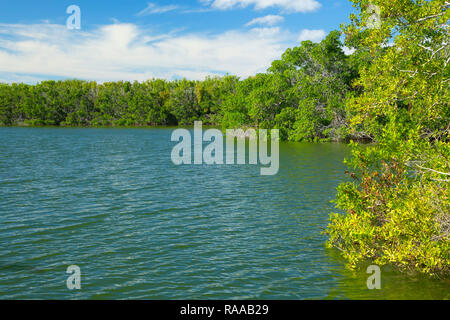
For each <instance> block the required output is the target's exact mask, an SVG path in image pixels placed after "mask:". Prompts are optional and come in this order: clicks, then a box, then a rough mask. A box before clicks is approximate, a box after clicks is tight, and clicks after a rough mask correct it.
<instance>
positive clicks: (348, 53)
mask: <svg viewBox="0 0 450 320" xmlns="http://www.w3.org/2000/svg"><path fill="white" fill-rule="evenodd" d="M342 50H343V51H344V53H345V54H346V55H348V56H349V55H351V54H353V53H354V52H355V51H356V50H355V48H349V47H345V46H344V47H343V48H342Z"/></svg>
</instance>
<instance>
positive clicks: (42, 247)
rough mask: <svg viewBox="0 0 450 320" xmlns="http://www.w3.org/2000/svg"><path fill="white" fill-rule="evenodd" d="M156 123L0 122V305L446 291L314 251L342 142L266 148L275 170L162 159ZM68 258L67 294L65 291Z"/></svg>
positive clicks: (166, 154) (435, 295) (166, 132)
mask: <svg viewBox="0 0 450 320" xmlns="http://www.w3.org/2000/svg"><path fill="white" fill-rule="evenodd" d="M171 132H172V130H170V129H56V128H41V129H40V128H0V235H1V236H0V299H21V298H27V299H125V298H133V299H183V298H185V299H330V298H331V299H336V298H337V299H343V298H357V299H360V298H379V299H384V298H398V299H404V298H425V299H442V298H448V297H449V294H448V293H449V284H448V282H446V281H443V280H441V281H439V280H431V279H427V278H423V277H417V276H412V275H409V276H408V275H402V274H399V273H397V272H395V271H392V270H390V269H389V268H382V275H381V279H382V289H381V290H368V289H367V286H366V280H367V277H368V275H367V274H366V273H365V269H364V268H361V269H360V270H357V271H354V272H353V271H349V270H346V269H345V267H344V262H343V261H342V259H341V258H340V257H339V255H338V253H337V252H335V251H334V250H327V249H325V248H324V241H325V236H324V235H322V234H321V231H322V228H324V227H325V226H326V225H327V219H328V215H329V213H330V212H331V211H333V210H334V209H333V205H332V204H331V203H329V201H330V200H332V199H333V197H334V195H335V188H336V186H337V185H338V184H339V182H341V181H343V179H345V177H344V171H345V166H344V165H343V164H342V161H343V159H344V157H346V156H348V155H349V150H348V147H347V146H346V145H342V144H302V143H281V144H280V171H279V173H278V175H276V176H261V175H260V171H259V169H260V167H259V166H250V165H244V166H242V165H231V166H230V165H225V166H206V165H205V166H174V165H173V164H172V162H171V159H170V154H171V149H172V147H173V146H174V144H175V143H173V142H171V141H170V135H171ZM69 265H78V266H79V267H80V268H81V274H82V275H81V285H82V288H81V290H74V291H70V290H68V289H67V287H66V279H67V277H68V275H67V274H66V269H67V267H68V266H69Z"/></svg>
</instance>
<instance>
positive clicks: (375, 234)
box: [328, 0, 450, 275]
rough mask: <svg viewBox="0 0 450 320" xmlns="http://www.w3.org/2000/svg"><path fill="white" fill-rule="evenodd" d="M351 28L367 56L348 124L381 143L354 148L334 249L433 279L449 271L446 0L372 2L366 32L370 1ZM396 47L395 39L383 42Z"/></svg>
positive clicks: (353, 260) (358, 0)
mask: <svg viewBox="0 0 450 320" xmlns="http://www.w3.org/2000/svg"><path fill="white" fill-rule="evenodd" d="M353 2H354V3H355V5H356V6H357V7H359V9H360V10H361V14H360V15H359V16H358V17H357V16H352V17H351V18H352V23H351V24H350V25H348V26H344V27H343V28H344V33H345V34H346V35H347V39H348V42H350V43H353V44H355V45H356V46H357V47H358V48H359V50H361V52H363V53H364V54H363V55H364V56H365V57H367V54H368V53H369V54H370V56H371V60H372V63H370V64H367V63H364V61H362V62H361V63H360V64H359V65H360V67H361V77H360V78H359V79H358V80H357V81H355V85H356V86H357V87H358V88H359V89H358V90H360V92H359V93H358V94H356V95H353V96H349V97H348V101H347V108H348V109H347V110H348V113H349V115H350V117H349V120H350V124H351V130H353V132H356V131H358V132H359V134H363V135H364V136H366V137H370V138H372V139H373V140H374V141H376V144H374V145H371V146H366V147H361V146H358V145H356V144H352V146H353V157H352V160H351V161H350V162H349V165H350V167H351V168H352V169H353V170H354V169H357V170H358V174H357V173H354V172H353V173H351V176H352V177H353V178H354V179H355V181H354V182H353V183H346V184H342V185H341V186H339V188H338V195H337V205H338V207H339V208H340V209H342V210H344V211H345V212H346V214H345V215H340V214H335V215H332V217H331V224H330V226H329V228H328V233H329V235H330V240H329V242H328V245H329V246H335V247H337V248H339V249H340V250H341V251H342V253H343V255H344V256H345V257H346V258H347V259H348V260H349V262H350V265H351V266H355V265H356V264H357V263H359V262H360V261H362V260H365V259H372V260H374V261H375V262H376V263H379V264H385V263H390V264H393V265H396V266H398V267H399V268H401V269H407V270H417V271H419V272H423V273H427V274H430V275H437V274H445V275H448V274H449V273H450V257H449V252H450V251H449V249H450V239H449V229H450V215H449V212H450V208H449V206H450V202H449V198H448V195H449V192H448V183H449V182H450V180H449V179H448V177H449V175H450V174H449V171H450V170H449V169H450V166H449V162H448V159H449V158H450V148H449V136H448V134H449V123H450V121H449V120H450V117H449V116H450V114H449V110H450V109H449V101H450V99H449V92H450V90H449V76H450V69H449V65H448V62H449V55H450V50H449V34H448V25H446V23H447V21H448V19H449V17H450V14H449V10H448V7H449V4H448V2H445V1H441V0H434V1H401V0H394V1H392V0H389V1H387V0H383V1H382V0H378V1H373V3H374V4H376V5H378V6H379V7H380V9H381V27H380V28H379V29H367V28H365V22H366V21H367V19H368V18H369V15H368V13H366V11H365V9H366V8H367V5H368V4H369V2H368V1H363V0H354V1H353ZM388 43H390V45H388V46H387V45H386V44H388Z"/></svg>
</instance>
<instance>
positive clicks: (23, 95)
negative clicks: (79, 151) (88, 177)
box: [0, 31, 358, 141]
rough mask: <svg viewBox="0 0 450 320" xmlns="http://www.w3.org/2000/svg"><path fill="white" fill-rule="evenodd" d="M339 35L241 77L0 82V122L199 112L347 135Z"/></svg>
mask: <svg viewBox="0 0 450 320" xmlns="http://www.w3.org/2000/svg"><path fill="white" fill-rule="evenodd" d="M339 38H340V33H339V32H337V31H335V32H332V33H330V35H329V36H328V37H327V38H326V39H325V40H323V41H322V42H321V43H320V44H315V43H312V42H310V41H306V42H303V43H302V45H301V46H300V47H297V48H293V49H289V50H287V51H286V52H285V53H284V55H283V57H282V59H281V60H277V61H275V62H273V64H272V66H271V68H270V69H269V70H268V72H267V73H264V74H257V75H256V76H254V77H250V78H247V79H245V80H239V79H238V78H237V77H234V76H225V77H221V78H219V77H216V78H207V79H205V80H204V81H189V80H186V79H183V80H177V81H165V80H159V79H154V80H149V81H145V82H143V83H139V82H134V83H130V82H123V81H122V82H110V83H103V84H97V83H96V82H86V81H80V80H66V81H43V82H41V83H38V84H36V85H26V84H11V85H9V84H0V124H3V125H32V126H37V125H55V126H154V125H188V124H193V122H194V121H195V120H202V121H203V122H204V123H205V124H215V125H222V126H223V127H224V128H225V127H226V128H232V127H241V126H247V127H256V128H274V127H277V128H280V129H281V132H282V138H283V139H289V140H294V141H300V140H314V139H329V140H340V139H346V138H347V136H348V132H347V131H346V127H347V122H346V111H345V104H344V99H345V97H346V95H347V93H348V92H350V91H352V88H351V82H352V80H353V79H355V78H356V77H357V75H358V67H357V64H356V63H355V62H354V60H355V59H354V56H346V55H345V54H344V52H343V50H342V48H343V44H342V43H341V41H340V40H339ZM355 56H356V55H355Z"/></svg>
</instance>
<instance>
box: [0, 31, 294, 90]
mask: <svg viewBox="0 0 450 320" xmlns="http://www.w3.org/2000/svg"><path fill="white" fill-rule="evenodd" d="M294 41H295V37H293V36H292V35H290V34H289V33H287V32H284V31H282V30H280V29H279V28H269V27H267V28H253V29H249V30H244V31H227V32H223V33H219V34H181V35H179V34H176V33H175V34H171V33H168V34H149V33H148V32H145V31H144V30H142V29H141V28H139V27H138V26H136V25H134V24H110V25H105V26H101V27H99V28H98V29H95V30H92V31H84V30H81V31H73V30H67V29H66V28H65V26H62V25H55V24H35V25H23V24H16V25H12V24H0V61H1V63H0V79H6V80H7V79H12V78H14V79H16V78H23V79H33V78H47V79H61V78H63V79H64V78H78V79H87V80H97V81H100V82H104V81H115V80H131V81H132V80H138V81H143V80H146V79H151V78H153V77H155V78H165V79H173V78H174V77H187V78H190V79H203V78H204V77H205V76H206V75H223V74H225V73H230V74H234V75H237V76H241V77H248V76H251V75H254V74H256V73H258V72H264V71H265V70H266V69H267V68H268V67H269V66H270V64H271V62H272V61H273V60H274V59H277V58H279V57H280V55H281V54H282V53H283V52H284V50H285V49H287V48H288V47H290V46H292V45H293V44H294V43H295V42H294Z"/></svg>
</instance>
